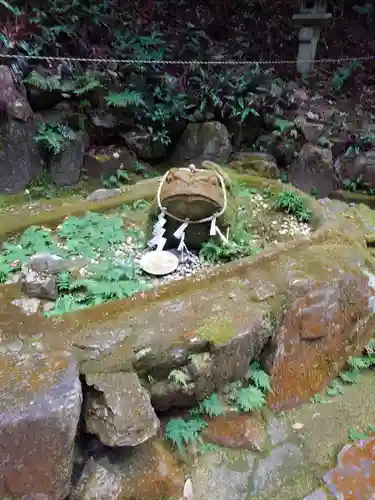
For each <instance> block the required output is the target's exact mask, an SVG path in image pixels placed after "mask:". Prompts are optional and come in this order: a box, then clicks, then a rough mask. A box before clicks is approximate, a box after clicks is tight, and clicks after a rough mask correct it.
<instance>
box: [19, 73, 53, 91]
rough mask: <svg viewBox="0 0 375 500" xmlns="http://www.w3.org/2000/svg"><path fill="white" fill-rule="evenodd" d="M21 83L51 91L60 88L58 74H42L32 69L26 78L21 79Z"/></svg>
mask: <svg viewBox="0 0 375 500" xmlns="http://www.w3.org/2000/svg"><path fill="white" fill-rule="evenodd" d="M23 83H28V84H29V85H33V86H34V87H37V88H39V89H41V90H47V91H49V92H53V91H54V90H60V88H61V79H60V76H59V75H52V76H47V77H45V76H42V75H40V74H39V73H37V72H36V71H32V72H31V73H30V75H29V76H28V77H27V78H24V79H23Z"/></svg>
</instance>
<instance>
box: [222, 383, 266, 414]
mask: <svg viewBox="0 0 375 500" xmlns="http://www.w3.org/2000/svg"><path fill="white" fill-rule="evenodd" d="M229 399H230V400H231V401H233V402H234V404H235V405H236V406H237V407H238V409H239V410H241V411H245V412H248V411H251V410H258V409H259V408H262V406H264V405H265V404H266V400H265V397H264V394H263V392H262V391H260V390H259V389H257V388H256V387H245V388H242V389H238V390H236V391H235V392H233V393H231V394H230V395H229Z"/></svg>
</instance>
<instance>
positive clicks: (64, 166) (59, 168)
mask: <svg viewBox="0 0 375 500" xmlns="http://www.w3.org/2000/svg"><path fill="white" fill-rule="evenodd" d="M87 142H88V140H87V136H86V135H85V134H82V133H78V134H77V136H76V138H75V140H74V141H69V142H66V144H64V149H63V150H62V151H61V153H60V154H59V155H56V156H53V157H52V158H51V160H50V171H51V177H52V181H53V182H54V183H55V184H56V185H57V186H70V185H72V184H76V183H77V182H78V181H79V178H80V176H81V169H82V166H83V163H84V156H85V151H86V147H87Z"/></svg>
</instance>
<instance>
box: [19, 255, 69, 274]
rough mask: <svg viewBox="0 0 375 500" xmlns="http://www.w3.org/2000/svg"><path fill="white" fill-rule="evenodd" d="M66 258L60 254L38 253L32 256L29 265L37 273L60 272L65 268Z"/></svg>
mask: <svg viewBox="0 0 375 500" xmlns="http://www.w3.org/2000/svg"><path fill="white" fill-rule="evenodd" d="M64 265H65V260H64V259H63V258H62V257H60V256H59V255H53V254H49V253H37V254H35V255H33V256H32V257H30V259H29V261H28V263H27V267H28V268H29V269H31V270H32V271H35V272H36V273H46V274H59V273H61V271H63V270H64Z"/></svg>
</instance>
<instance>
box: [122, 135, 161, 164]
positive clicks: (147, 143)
mask: <svg viewBox="0 0 375 500" xmlns="http://www.w3.org/2000/svg"><path fill="white" fill-rule="evenodd" d="M120 136H121V137H122V138H123V140H124V142H125V144H126V146H127V147H128V148H129V150H130V151H132V152H133V153H134V154H135V155H136V156H137V157H138V158H141V159H142V160H146V161H149V160H162V159H163V158H165V157H166V156H167V146H166V145H165V144H162V143H161V142H160V141H154V135H153V134H152V133H151V132H149V131H147V130H140V131H135V130H132V131H131V132H125V133H120Z"/></svg>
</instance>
